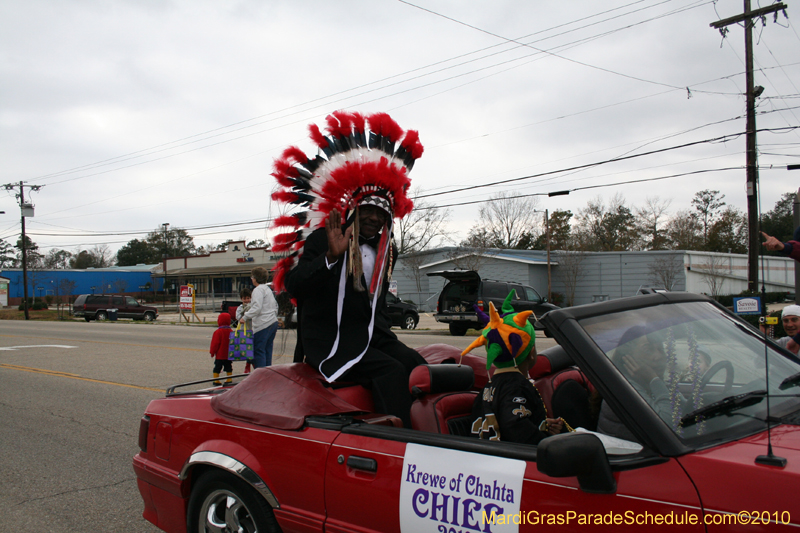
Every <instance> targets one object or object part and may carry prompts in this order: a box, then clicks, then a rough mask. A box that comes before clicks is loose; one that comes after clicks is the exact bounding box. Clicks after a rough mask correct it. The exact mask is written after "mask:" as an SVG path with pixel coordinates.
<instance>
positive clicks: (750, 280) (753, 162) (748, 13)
mask: <svg viewBox="0 0 800 533" xmlns="http://www.w3.org/2000/svg"><path fill="white" fill-rule="evenodd" d="M785 9H786V4H784V3H782V2H779V3H777V4H772V5H771V6H769V7H762V8H759V9H755V10H751V9H750V0H744V13H742V14H741V15H736V16H735V17H730V18H727V19H724V20H719V21H717V22H712V23H711V27H712V28H716V29H718V30H720V32H721V33H722V35H723V36H724V35H725V33H726V32H727V29H726V26H729V25H731V24H738V23H739V22H744V53H745V78H746V84H747V88H746V89H745V91H746V92H745V96H746V98H747V122H746V125H745V131H746V135H747V141H746V142H747V149H746V155H747V162H746V167H747V227H748V239H747V240H748V246H747V249H748V255H747V289H748V290H749V291H751V292H757V291H758V250H759V248H760V247H761V239H760V238H759V233H758V231H759V225H758V157H757V152H756V98H757V97H758V96H759V95H760V94H761V93H762V92H763V91H764V88H763V87H755V84H754V81H753V26H754V25H755V23H754V19H757V18H762V17H764V16H765V15H767V14H769V13H775V12H778V11H783V10H785Z"/></svg>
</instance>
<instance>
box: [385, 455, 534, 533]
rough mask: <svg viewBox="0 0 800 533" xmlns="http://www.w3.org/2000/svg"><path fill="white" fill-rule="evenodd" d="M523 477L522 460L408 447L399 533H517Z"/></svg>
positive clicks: (402, 488)
mask: <svg viewBox="0 0 800 533" xmlns="http://www.w3.org/2000/svg"><path fill="white" fill-rule="evenodd" d="M524 474H525V461H520V460H518V459H505V458H503V457H493V456H489V455H481V454H475V453H469V452H462V451H458V450H449V449H445V448H435V447H431V446H422V445H419V444H408V445H407V446H406V453H405V458H404V460H403V474H402V479H401V485H400V531H402V532H403V533H441V532H442V531H465V532H466V531H492V532H494V533H510V532H514V533H517V532H518V531H519V520H514V519H513V518H514V517H515V516H516V517H519V516H520V514H519V511H520V498H521V497H522V478H523V476H524ZM515 522H516V523H515Z"/></svg>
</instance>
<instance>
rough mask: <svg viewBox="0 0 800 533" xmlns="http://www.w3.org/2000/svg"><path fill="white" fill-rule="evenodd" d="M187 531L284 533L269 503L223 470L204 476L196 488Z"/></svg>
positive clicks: (207, 473) (193, 492)
mask: <svg viewBox="0 0 800 533" xmlns="http://www.w3.org/2000/svg"><path fill="white" fill-rule="evenodd" d="M186 526H187V528H186V531H188V532H189V533H207V532H216V531H218V532H220V533H221V532H223V531H240V529H239V528H241V531H245V532H247V533H255V532H258V533H280V531H281V528H280V526H279V525H278V521H277V520H275V515H274V514H273V512H272V508H271V507H270V506H269V504H268V503H267V502H266V500H264V498H263V497H261V495H260V494H258V493H257V492H256V491H255V489H253V488H252V487H251V486H250V485H248V484H247V483H245V482H244V481H242V480H241V479H239V478H238V477H236V476H234V475H232V474H228V473H227V472H223V471H221V470H209V471H208V472H206V473H204V474H202V475H201V476H200V478H199V479H198V480H197V482H195V484H194V487H193V488H192V494H191V496H190V497H189V508H188V510H187V516H186Z"/></svg>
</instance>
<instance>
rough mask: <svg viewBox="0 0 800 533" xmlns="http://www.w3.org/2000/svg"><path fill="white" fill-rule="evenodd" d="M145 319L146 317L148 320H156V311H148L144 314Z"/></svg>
mask: <svg viewBox="0 0 800 533" xmlns="http://www.w3.org/2000/svg"><path fill="white" fill-rule="evenodd" d="M144 319H145V320H146V321H147V322H152V321H154V320H155V319H156V314H155V313H153V312H152V311H148V312H146V313H145V314H144Z"/></svg>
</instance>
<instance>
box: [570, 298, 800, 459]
mask: <svg viewBox="0 0 800 533" xmlns="http://www.w3.org/2000/svg"><path fill="white" fill-rule="evenodd" d="M581 325H582V326H583V328H584V329H585V330H586V332H587V333H588V334H589V335H590V336H591V337H592V338H593V340H594V341H595V343H596V344H597V345H598V346H599V347H600V348H601V349H602V350H603V352H604V353H605V354H606V356H607V357H608V358H609V359H610V360H611V362H612V363H613V364H614V365H615V367H616V368H617V370H619V372H620V373H621V374H622V375H623V376H624V377H625V379H626V380H628V382H629V383H630V384H631V386H632V387H633V388H634V389H635V390H636V392H637V393H639V394H640V395H641V396H642V397H643V398H644V399H645V400H646V401H647V402H648V404H649V405H650V406H651V407H652V408H653V410H654V411H655V412H656V413H658V415H659V416H660V417H661V419H662V420H663V421H664V422H665V423H666V424H667V425H668V426H669V427H670V428H671V429H672V431H674V432H675V434H676V435H678V436H679V437H680V438H682V439H684V440H685V441H688V442H696V443H702V442H710V441H712V440H719V439H723V440H727V439H731V438H738V437H740V436H743V435H746V434H749V433H752V432H754V431H759V430H762V429H765V428H766V422H765V420H766V417H767V401H765V398H766V391H767V390H769V403H770V410H771V413H770V414H771V415H772V416H773V417H789V416H790V415H793V413H794V412H796V411H798V410H800V398H797V397H796V395H797V394H800V375H798V373H800V362H799V361H798V360H797V359H796V358H791V357H789V356H787V355H786V354H785V353H784V352H782V351H779V350H777V349H776V348H774V347H772V346H770V345H765V343H764V342H763V339H762V338H761V337H760V335H759V333H758V332H757V331H756V330H755V329H754V328H751V327H750V326H748V325H746V324H743V323H742V322H740V321H738V320H737V319H735V318H733V317H731V316H729V315H727V314H726V313H725V312H723V311H722V310H720V309H719V308H717V307H716V306H714V305H712V304H711V303H708V302H687V303H680V304H674V303H673V304H665V305H658V306H654V307H648V308H644V309H634V310H630V311H624V312H619V313H613V314H607V315H603V316H599V317H592V318H587V319H583V320H581ZM765 361H769V376H768V378H767V374H766V364H765ZM767 379H768V380H769V387H767Z"/></svg>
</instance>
